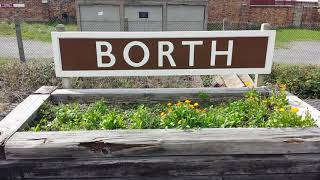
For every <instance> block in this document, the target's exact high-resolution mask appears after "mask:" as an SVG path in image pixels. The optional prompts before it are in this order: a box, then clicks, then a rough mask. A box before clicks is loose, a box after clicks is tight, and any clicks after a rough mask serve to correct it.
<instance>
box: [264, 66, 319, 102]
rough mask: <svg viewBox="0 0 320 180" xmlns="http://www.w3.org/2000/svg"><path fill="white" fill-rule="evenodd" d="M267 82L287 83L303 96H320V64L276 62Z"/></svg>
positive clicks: (288, 87) (292, 91) (294, 91)
mask: <svg viewBox="0 0 320 180" xmlns="http://www.w3.org/2000/svg"><path fill="white" fill-rule="evenodd" d="M266 82H268V83H271V84H278V85H286V87H287V89H288V90H289V91H290V92H291V93H293V94H296V95H298V96H299V97H301V98H318V99H319V98H320V66H319V65H285V64H276V65H274V66H273V68H272V72H271V74H270V75H268V76H267V78H266Z"/></svg>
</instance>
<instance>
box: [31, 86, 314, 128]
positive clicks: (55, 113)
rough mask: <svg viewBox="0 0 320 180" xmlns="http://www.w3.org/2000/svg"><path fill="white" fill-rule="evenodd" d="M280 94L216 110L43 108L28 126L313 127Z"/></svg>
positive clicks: (184, 105)
mask: <svg viewBox="0 0 320 180" xmlns="http://www.w3.org/2000/svg"><path fill="white" fill-rule="evenodd" d="M284 90H285V89H284V87H281V88H280V89H279V91H276V90H275V91H274V92H273V93H272V94H271V95H270V96H264V95H261V94H260V93H258V92H257V91H256V90H251V91H249V92H248V93H246V94H245V97H244V98H242V99H239V100H236V101H232V102H228V103H224V104H219V105H215V106H214V105H208V104H203V105H201V104H200V103H199V102H193V101H191V100H185V101H178V102H175V103H172V102H169V103H167V105H163V104H156V105H143V104H141V105H133V106H129V107H126V108H122V107H121V106H116V105H108V104H107V103H106V102H105V101H103V100H100V101H97V102H96V103H93V104H89V105H80V104H77V103H75V104H65V105H64V104H61V105H58V106H56V105H53V104H45V105H43V107H42V108H41V109H40V112H39V116H38V118H37V119H38V120H37V121H35V122H33V123H32V124H31V125H30V126H31V130H33V131H41V130H42V131H53V130H54V131H56V130H94V129H154V128H181V129H188V128H238V127H248V128H262V127H265V128H284V127H301V128H305V127H314V126H315V121H314V120H313V119H312V118H311V116H310V115H306V116H305V117H301V116H299V115H297V112H298V111H299V109H298V108H297V107H291V106H290V105H289V104H288V102H287V100H286V94H285V91H284Z"/></svg>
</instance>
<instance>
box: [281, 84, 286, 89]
mask: <svg viewBox="0 0 320 180" xmlns="http://www.w3.org/2000/svg"><path fill="white" fill-rule="evenodd" d="M279 87H280V89H281V90H286V89H287V85H285V84H279Z"/></svg>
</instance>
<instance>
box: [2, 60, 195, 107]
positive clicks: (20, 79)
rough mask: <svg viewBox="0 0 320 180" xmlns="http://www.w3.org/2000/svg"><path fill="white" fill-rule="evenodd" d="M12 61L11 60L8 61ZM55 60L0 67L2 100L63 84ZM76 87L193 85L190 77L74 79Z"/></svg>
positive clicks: (9, 100)
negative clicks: (55, 70) (56, 70)
mask: <svg viewBox="0 0 320 180" xmlns="http://www.w3.org/2000/svg"><path fill="white" fill-rule="evenodd" d="M8 61H9V60H8ZM61 84H62V83H61V78H56V77H55V72H54V64H53V62H52V60H48V59H41V60H31V61H28V62H27V63H20V62H18V61H10V63H4V64H3V65H1V66H0V90H1V91H0V102H20V101H22V100H23V99H25V98H26V96H28V95H29V94H30V93H32V92H34V91H35V90H37V89H38V88H40V87H41V86H59V87H61ZM71 85H72V87H73V88H157V87H172V88H175V87H177V88H178V87H191V82H190V77H189V76H180V77H103V78H102V77H101V78H72V79H71Z"/></svg>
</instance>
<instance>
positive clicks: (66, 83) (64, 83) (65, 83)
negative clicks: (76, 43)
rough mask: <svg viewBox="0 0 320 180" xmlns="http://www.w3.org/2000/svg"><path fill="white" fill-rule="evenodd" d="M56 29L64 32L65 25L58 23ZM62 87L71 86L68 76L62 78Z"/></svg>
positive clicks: (68, 87) (67, 87)
mask: <svg viewBox="0 0 320 180" xmlns="http://www.w3.org/2000/svg"><path fill="white" fill-rule="evenodd" d="M56 31H58V32H64V31H66V28H65V26H64V25H63V24H58V25H57V26H56ZM62 87H63V88H65V89H70V88H72V86H71V79H70V78H62Z"/></svg>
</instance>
